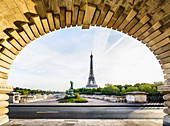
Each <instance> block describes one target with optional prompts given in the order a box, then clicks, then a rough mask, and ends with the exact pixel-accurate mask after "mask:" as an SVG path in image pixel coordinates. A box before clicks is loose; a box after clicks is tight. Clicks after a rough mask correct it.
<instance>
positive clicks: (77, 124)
mask: <svg viewBox="0 0 170 126" xmlns="http://www.w3.org/2000/svg"><path fill="white" fill-rule="evenodd" d="M4 126H162V119H107V120H106V119H103V120H101V119H88V120H87V119H78V120H77V119H74V120H73V119H12V120H10V121H9V122H8V123H7V124H5V125H4Z"/></svg>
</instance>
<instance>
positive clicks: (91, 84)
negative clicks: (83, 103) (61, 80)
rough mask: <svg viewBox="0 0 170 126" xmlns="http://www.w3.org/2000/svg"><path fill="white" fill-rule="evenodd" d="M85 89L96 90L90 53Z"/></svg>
mask: <svg viewBox="0 0 170 126" xmlns="http://www.w3.org/2000/svg"><path fill="white" fill-rule="evenodd" d="M86 88H98V86H97V84H96V81H95V78H94V72H93V55H92V53H91V55H90V73H89V78H88V82H87V85H86Z"/></svg>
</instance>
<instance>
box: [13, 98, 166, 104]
mask: <svg viewBox="0 0 170 126" xmlns="http://www.w3.org/2000/svg"><path fill="white" fill-rule="evenodd" d="M86 99H87V100H88V102H87V103H58V101H57V99H48V100H43V101H37V102H31V103H19V104H14V103H10V105H96V106H98V105H116V106H118V105H163V103H117V102H116V103H114V102H110V101H106V100H99V99H90V98H86Z"/></svg>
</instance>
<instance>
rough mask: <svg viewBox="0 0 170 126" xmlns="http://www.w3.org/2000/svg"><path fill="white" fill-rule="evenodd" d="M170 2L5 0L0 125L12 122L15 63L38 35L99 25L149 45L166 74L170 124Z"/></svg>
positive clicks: (0, 28)
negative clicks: (12, 70)
mask: <svg viewBox="0 0 170 126" xmlns="http://www.w3.org/2000/svg"><path fill="white" fill-rule="evenodd" d="M169 8H170V1H169V0H0V124H4V123H6V122H8V120H9V118H8V116H7V115H6V114H7V113H8V108H6V107H7V106H8V104H9V103H8V102H7V101H6V100H8V98H9V97H8V95H6V93H8V92H10V91H12V90H13V87H12V86H11V85H7V80H8V73H9V71H10V66H11V65H12V63H13V61H14V59H15V58H16V56H17V55H18V54H19V52H20V51H21V50H22V49H23V48H24V47H25V46H26V45H27V44H29V43H30V42H32V41H34V40H35V39H36V38H38V37H40V36H43V35H45V34H47V33H50V32H52V31H55V30H60V29H63V28H67V27H71V26H72V27H74V26H82V29H89V27H90V26H99V27H104V28H109V29H113V30H117V31H121V32H123V33H125V34H128V35H129V36H132V37H133V38H136V39H138V40H139V42H142V43H143V44H145V45H146V46H147V47H148V48H149V49H150V51H151V52H152V53H153V54H154V55H155V56H156V58H157V59H158V62H159V63H160V66H161V68H162V71H163V73H164V75H165V83H166V85H163V86H160V87H159V91H161V92H164V93H166V95H165V96H164V99H165V100H167V101H165V103H164V105H165V106H166V107H167V108H166V109H164V112H165V113H166V114H167V115H166V116H164V124H165V125H166V124H167V125H168V123H169V124H170V37H169V35H170V28H169V26H170V9H169Z"/></svg>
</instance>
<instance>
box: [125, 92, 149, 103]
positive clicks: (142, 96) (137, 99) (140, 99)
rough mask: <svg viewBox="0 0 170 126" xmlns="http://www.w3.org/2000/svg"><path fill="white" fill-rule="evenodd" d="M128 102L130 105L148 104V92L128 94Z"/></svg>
mask: <svg viewBox="0 0 170 126" xmlns="http://www.w3.org/2000/svg"><path fill="white" fill-rule="evenodd" d="M126 100H127V102H128V103H144V102H147V94H146V92H127V93H126Z"/></svg>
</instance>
